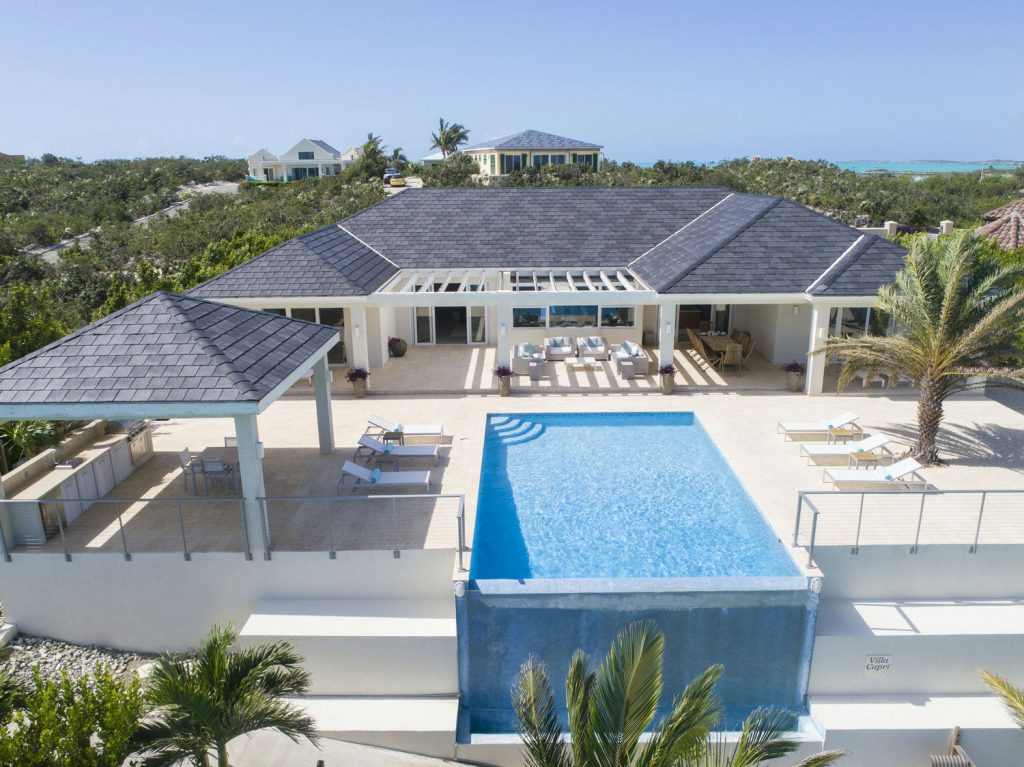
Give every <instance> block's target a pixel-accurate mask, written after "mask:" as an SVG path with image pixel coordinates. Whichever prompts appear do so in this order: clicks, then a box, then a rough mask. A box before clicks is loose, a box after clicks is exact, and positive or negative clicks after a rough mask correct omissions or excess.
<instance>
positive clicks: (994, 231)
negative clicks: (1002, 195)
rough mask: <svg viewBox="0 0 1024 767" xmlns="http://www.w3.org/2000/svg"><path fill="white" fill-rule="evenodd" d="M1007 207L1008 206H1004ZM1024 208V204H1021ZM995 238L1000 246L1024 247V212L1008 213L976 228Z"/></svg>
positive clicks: (1010, 247) (978, 231)
mask: <svg viewBox="0 0 1024 767" xmlns="http://www.w3.org/2000/svg"><path fill="white" fill-rule="evenodd" d="M1004 207H1007V206H1004ZM1021 207H1022V208H1024V205H1022V206H1021ZM975 231H976V232H977V233H978V234H983V235H985V236H986V237H988V238H989V239H991V240H993V241H994V242H995V243H996V244H997V245H998V246H999V247H1000V248H1005V249H1006V250H1015V249H1017V248H1021V247H1024V212H1022V213H1017V212H1012V213H1007V214H1006V215H1004V216H1002V217H1001V218H997V219H996V220H995V221H990V222H988V223H987V224H985V225H984V226H979V227H978V228H977V229H976V230H975Z"/></svg>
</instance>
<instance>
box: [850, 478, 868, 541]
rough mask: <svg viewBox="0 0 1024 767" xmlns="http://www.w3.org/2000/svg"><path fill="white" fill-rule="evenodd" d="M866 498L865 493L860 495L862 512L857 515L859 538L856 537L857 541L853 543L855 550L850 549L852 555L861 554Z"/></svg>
mask: <svg viewBox="0 0 1024 767" xmlns="http://www.w3.org/2000/svg"><path fill="white" fill-rule="evenodd" d="M865 497H866V496H865V495H864V493H861V494H860V512H858V514H857V537H856V539H855V540H854V542H853V548H852V549H850V553H851V554H859V553H860V525H861V522H863V521H864V499H865Z"/></svg>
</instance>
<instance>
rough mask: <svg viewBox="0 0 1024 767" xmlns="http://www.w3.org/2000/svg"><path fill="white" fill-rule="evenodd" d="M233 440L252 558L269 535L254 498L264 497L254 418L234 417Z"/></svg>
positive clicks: (256, 428)
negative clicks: (235, 442)
mask: <svg viewBox="0 0 1024 767" xmlns="http://www.w3.org/2000/svg"><path fill="white" fill-rule="evenodd" d="M235 438H236V439H237V441H238V473H239V476H240V477H241V481H242V505H243V513H244V514H245V526H246V531H247V532H248V535H249V548H250V550H251V551H252V552H253V555H254V556H255V555H258V554H259V553H260V552H263V551H266V550H267V548H268V547H269V544H270V536H269V534H268V532H267V529H266V528H265V527H264V525H263V514H262V513H261V510H260V504H259V501H257V500H256V499H257V498H260V497H262V496H265V495H266V494H267V493H266V488H265V487H264V485H263V461H262V459H260V457H259V454H258V452H257V450H258V448H257V447H256V443H257V442H259V438H260V436H259V428H258V427H257V425H256V416H254V415H240V416H235Z"/></svg>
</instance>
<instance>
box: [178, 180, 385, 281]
mask: <svg viewBox="0 0 1024 767" xmlns="http://www.w3.org/2000/svg"><path fill="white" fill-rule="evenodd" d="M396 196H401V195H396ZM242 266H243V267H245V268H244V269H243V268H239V267H235V268H234V269H231V270H229V271H227V272H225V273H224V274H221V275H219V276H217V277H214V278H213V279H212V280H207V281H206V282H204V283H202V284H200V285H197V286H196V287H194V288H192V289H191V290H189V291H188V295H190V296H196V297H199V298H259V297H267V298H272V297H276V296H364V295H367V294H369V293H372V292H373V291H374V290H376V289H377V288H378V287H380V286H381V285H382V284H384V283H385V282H386V281H387V280H389V279H390V278H391V277H392V276H393V275H394V274H395V273H396V272H397V271H398V267H397V266H395V265H394V264H393V263H391V262H390V261H388V259H386V258H384V257H383V256H382V255H381V254H380V253H378V252H376V251H374V250H373V249H372V248H370V247H368V246H367V245H365V244H364V243H362V242H360V241H359V240H358V239H357V238H356V237H353V236H352V234H350V233H349V232H347V231H346V230H345V229H344V228H342V227H341V226H340V225H339V224H330V225H328V226H325V227H323V228H321V229H317V230H315V231H312V232H309V233H308V234H304V235H302V236H300V237H296V238H294V239H292V240H288V241H287V242H283V243H281V244H280V245H278V246H277V247H276V248H271V249H270V250H268V251H267V252H266V253H262V254H260V255H258V256H256V258H253V259H252V260H250V261H247V262H246V263H244V264H242Z"/></svg>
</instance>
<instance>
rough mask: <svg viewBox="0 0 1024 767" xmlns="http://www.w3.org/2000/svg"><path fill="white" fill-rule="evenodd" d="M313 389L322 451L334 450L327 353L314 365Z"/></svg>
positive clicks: (327, 452)
mask: <svg viewBox="0 0 1024 767" xmlns="http://www.w3.org/2000/svg"><path fill="white" fill-rule="evenodd" d="M313 391H314V396H315V397H316V429H317V433H318V434H319V437H320V452H321V453H323V454H324V455H330V454H331V453H333V452H334V422H333V420H332V418H331V370H330V368H329V367H327V355H324V356H323V357H321V358H320V359H319V360H317V362H316V364H315V365H313Z"/></svg>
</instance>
